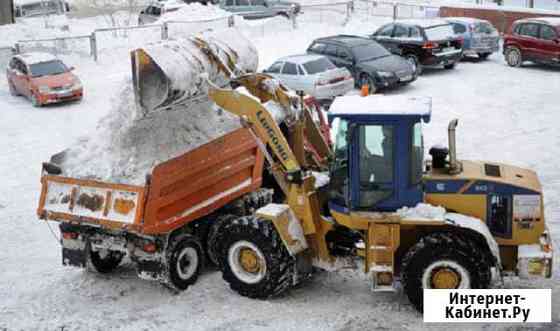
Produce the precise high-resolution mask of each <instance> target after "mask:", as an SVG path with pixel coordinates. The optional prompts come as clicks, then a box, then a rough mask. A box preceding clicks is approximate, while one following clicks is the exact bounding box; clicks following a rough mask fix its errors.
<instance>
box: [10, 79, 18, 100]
mask: <svg viewBox="0 0 560 331" xmlns="http://www.w3.org/2000/svg"><path fill="white" fill-rule="evenodd" d="M8 88H9V89H10V95H13V96H14V97H17V96H18V95H19V93H18V91H17V90H16V87H15V86H14V84H13V83H12V82H11V81H8Z"/></svg>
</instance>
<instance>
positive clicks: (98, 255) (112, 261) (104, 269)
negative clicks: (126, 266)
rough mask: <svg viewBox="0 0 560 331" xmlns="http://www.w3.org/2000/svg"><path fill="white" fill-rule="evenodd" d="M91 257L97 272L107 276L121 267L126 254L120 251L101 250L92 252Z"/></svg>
mask: <svg viewBox="0 0 560 331" xmlns="http://www.w3.org/2000/svg"><path fill="white" fill-rule="evenodd" d="M89 256H90V261H91V264H92V265H93V267H94V268H95V270H96V271H97V272H99V273H102V274H106V273H109V272H111V271H113V270H115V269H116V268H117V267H118V266H119V264H120V263H121V261H122V259H123V257H124V254H123V253H121V252H118V251H109V250H101V251H92V252H91V253H90V255H89Z"/></svg>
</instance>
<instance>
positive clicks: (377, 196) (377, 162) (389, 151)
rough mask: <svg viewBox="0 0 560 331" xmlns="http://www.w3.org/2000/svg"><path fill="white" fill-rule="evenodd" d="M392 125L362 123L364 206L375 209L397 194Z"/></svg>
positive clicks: (361, 193)
mask: <svg viewBox="0 0 560 331" xmlns="http://www.w3.org/2000/svg"><path fill="white" fill-rule="evenodd" d="M393 133H394V128H393V126H391V125H362V126H360V132H359V144H358V152H359V165H358V166H359V176H360V178H359V183H360V188H359V190H360V191H359V201H358V205H357V207H358V208H360V209H372V208H375V206H376V205H377V204H378V203H380V202H382V201H383V200H386V199H388V198H390V197H391V196H392V195H393V191H394V188H393V185H392V183H393V141H394V139H393V137H394V134H393Z"/></svg>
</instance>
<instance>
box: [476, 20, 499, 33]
mask: <svg viewBox="0 0 560 331" xmlns="http://www.w3.org/2000/svg"><path fill="white" fill-rule="evenodd" d="M474 32H476V33H485V34H494V33H495V32H496V29H494V27H493V26H492V25H491V24H490V23H486V22H482V23H479V24H476V25H475V26H474Z"/></svg>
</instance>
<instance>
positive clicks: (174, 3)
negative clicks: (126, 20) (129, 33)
mask: <svg viewBox="0 0 560 331" xmlns="http://www.w3.org/2000/svg"><path fill="white" fill-rule="evenodd" d="M186 6H188V5H187V4H186V3H185V2H184V1H182V0H165V1H163V0H160V1H154V2H152V3H151V4H150V5H149V6H148V7H146V8H145V9H144V10H142V11H141V12H140V15H138V25H144V24H153V23H155V22H156V21H157V20H159V19H160V18H161V17H162V16H163V15H165V14H167V13H170V12H173V11H177V10H179V9H181V8H183V7H186Z"/></svg>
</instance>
